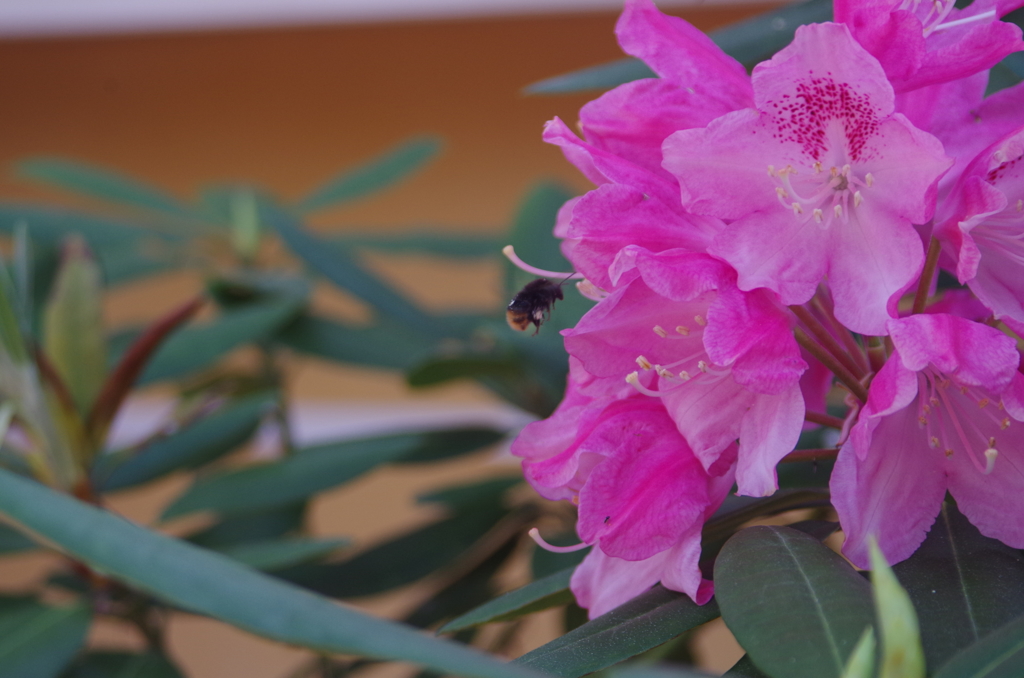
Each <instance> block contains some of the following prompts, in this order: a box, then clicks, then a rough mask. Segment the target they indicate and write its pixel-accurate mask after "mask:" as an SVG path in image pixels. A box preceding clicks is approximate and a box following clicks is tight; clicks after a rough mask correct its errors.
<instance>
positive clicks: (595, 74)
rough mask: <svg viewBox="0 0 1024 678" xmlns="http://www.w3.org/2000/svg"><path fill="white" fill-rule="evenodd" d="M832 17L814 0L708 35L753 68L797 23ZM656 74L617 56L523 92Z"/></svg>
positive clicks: (579, 88)
mask: <svg viewBox="0 0 1024 678" xmlns="http://www.w3.org/2000/svg"><path fill="white" fill-rule="evenodd" d="M831 20H832V3H831V2H827V0H811V1H810V2H805V3H801V4H799V5H788V6H786V7H782V8H781V9H777V10H775V11H772V12H766V13H765V14H760V15H758V16H756V17H754V18H752V19H747V20H746V21H739V22H737V23H733V24H730V25H729V26H727V27H725V28H720V29H718V30H716V31H711V32H710V33H709V34H708V35H709V36H710V37H711V39H712V40H714V41H715V43H716V44H717V45H718V46H719V47H721V48H722V50H723V51H724V52H725V53H726V54H728V55H729V56H731V57H733V58H734V59H736V60H737V61H739V62H740V63H741V64H743V65H744V66H745V67H746V68H747V70H750V69H751V68H753V67H754V66H755V65H756V64H757V63H759V62H761V61H764V60H765V59H769V58H771V56H772V55H773V54H775V53H776V52H777V51H779V50H780V49H782V48H783V47H785V46H786V45H788V44H789V43H790V42H792V41H793V33H794V32H795V31H796V28H797V26H800V25H801V24H810V23H821V22H823V21H831ZM656 77H658V76H657V75H656V74H655V73H654V71H652V70H651V69H650V68H649V67H648V66H647V64H645V63H644V62H642V61H640V60H639V59H632V58H630V59H618V60H616V61H611V62H609V63H606V64H601V65H599V66H591V67H590V68H584V69H581V70H578V71H572V72H571V73H565V74H563V75H558V76H555V77H553V78H547V79H546V80H541V81H539V82H535V83H533V84H531V85H528V86H527V87H525V88H524V89H523V92H524V93H525V94H568V93H571V92H584V91H587V90H594V89H611V88H613V87H618V86H619V85H621V84H624V83H627V82H632V81H633V80H640V79H643V78H656Z"/></svg>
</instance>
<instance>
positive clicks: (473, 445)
mask: <svg viewBox="0 0 1024 678" xmlns="http://www.w3.org/2000/svg"><path fill="white" fill-rule="evenodd" d="M420 435H422V437H423V439H422V440H421V441H420V443H419V444H418V445H417V446H416V447H415V448H413V450H412V451H410V452H409V453H408V454H404V455H402V456H401V457H400V458H399V459H397V460H395V463H397V464H424V463H430V462H434V461H440V460H441V459H451V458H452V457H460V456H462V455H464V454H469V453H471V452H479V451H481V450H483V449H484V448H487V447H490V446H491V445H494V444H495V443H498V442H500V441H501V440H503V439H504V438H505V436H506V435H508V434H507V432H506V431H502V430H500V429H496V428H491V427H490V426H468V427H466V428H453V429H448V430H442V431H425V432H423V433H421V434H420ZM521 480H522V476H521V475H517V476H516V479H515V482H519V481H521ZM487 482H489V483H491V484H490V485H487V486H486V489H485V490H484V491H485V492H489V491H493V492H499V489H498V488H499V487H502V486H503V484H504V483H509V479H506V478H502V479H499V480H493V481H487ZM470 487H474V486H470ZM466 491H469V492H476V490H472V489H467V490H466ZM453 492H456V493H457V494H464V492H462V493H459V492H458V491H456V490H453ZM456 499H457V497H445V496H440V497H438V498H437V499H436V501H440V502H445V503H448V504H449V505H453V502H454V501H455V500H456ZM424 501H431V499H424Z"/></svg>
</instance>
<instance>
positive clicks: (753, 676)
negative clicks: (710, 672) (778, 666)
mask: <svg viewBox="0 0 1024 678" xmlns="http://www.w3.org/2000/svg"><path fill="white" fill-rule="evenodd" d="M722 675H723V676H725V678H769V676H767V675H765V673H764V671H762V670H761V669H759V668H757V666H756V665H755V664H754V662H753V661H752V660H751V659H750V655H749V654H745V655H743V656H742V657H740V660H739V661H738V662H736V663H735V664H733V665H732V668H730V669H729V670H728V671H726V672H725V673H724V674H722Z"/></svg>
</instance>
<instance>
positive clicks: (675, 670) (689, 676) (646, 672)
mask: <svg viewBox="0 0 1024 678" xmlns="http://www.w3.org/2000/svg"><path fill="white" fill-rule="evenodd" d="M637 663H639V662H637ZM609 675H610V676H614V677H615V678H710V677H711V676H714V675H715V674H713V673H704V672H703V671H698V670H697V669H691V668H688V667H685V666H650V665H646V666H637V665H633V664H630V665H626V666H624V667H622V668H616V669H612V670H611V671H609Z"/></svg>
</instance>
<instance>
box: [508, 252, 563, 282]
mask: <svg viewBox="0 0 1024 678" xmlns="http://www.w3.org/2000/svg"><path fill="white" fill-rule="evenodd" d="M501 253H502V254H504V255H505V256H506V257H508V260H509V261H511V262H512V263H513V264H515V265H516V266H517V267H518V268H520V269H522V270H524V271H526V272H527V273H532V274H534V275H539V276H541V277H542V278H556V279H558V280H582V279H583V274H582V273H564V272H561V271H545V270H544V269H543V268H537V267H536V266H530V265H529V264H528V263H526V262H525V261H523V260H522V259H520V258H519V257H518V256H517V255H516V250H515V248H514V247H512V245H505V247H503V248H502V250H501Z"/></svg>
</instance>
